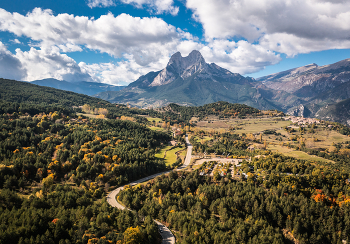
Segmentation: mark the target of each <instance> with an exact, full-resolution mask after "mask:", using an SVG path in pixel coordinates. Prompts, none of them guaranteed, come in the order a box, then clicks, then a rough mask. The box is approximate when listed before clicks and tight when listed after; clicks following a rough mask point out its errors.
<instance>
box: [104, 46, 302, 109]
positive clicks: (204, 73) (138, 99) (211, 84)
mask: <svg viewBox="0 0 350 244" xmlns="http://www.w3.org/2000/svg"><path fill="white" fill-rule="evenodd" d="M256 85H257V82H256V81H255V80H254V79H253V78H247V77H243V76H242V75H240V74H237V73H232V72H230V71H229V70H227V69H224V68H221V67H219V66H218V65H216V64H214V63H211V64H208V63H206V62H205V60H204V58H203V56H202V55H201V53H200V52H198V51H192V52H191V53H190V54H189V55H188V56H187V57H182V56H181V54H180V52H177V53H175V54H174V55H172V56H171V58H170V60H169V62H168V64H167V66H166V67H165V68H164V69H163V70H160V71H157V72H150V73H148V74H146V75H144V76H141V77H140V78H139V79H137V80H136V81H135V82H133V83H131V84H130V85H129V86H127V87H126V88H125V89H123V90H121V91H117V92H115V91H109V92H102V93H100V94H98V95H97V97H99V98H102V99H104V100H108V101H110V102H115V103H124V104H125V103H129V104H131V105H136V106H139V107H151V106H152V107H161V106H165V105H167V104H169V103H177V104H180V105H188V106H200V105H204V104H208V103H213V102H217V101H227V102H230V103H242V104H246V105H249V106H252V107H255V108H259V109H279V110H281V109H283V106H284V105H281V104H279V103H278V102H277V103H275V102H273V99H276V100H279V99H280V100H283V101H293V102H294V101H296V100H297V98H296V97H293V96H291V95H290V94H288V93H287V92H284V91H277V92H275V91H274V90H272V89H270V88H268V87H263V86H262V87H255V86H256ZM262 94H265V96H263V95H262Z"/></svg>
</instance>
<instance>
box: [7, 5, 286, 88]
mask: <svg viewBox="0 0 350 244" xmlns="http://www.w3.org/2000/svg"><path fill="white" fill-rule="evenodd" d="M139 1H140V4H141V3H142V2H141V1H143V0H139ZM0 30H2V31H9V32H11V33H14V34H15V35H17V36H26V37H29V38H30V39H31V42H32V43H34V44H31V46H32V48H31V49H30V50H29V51H21V50H20V49H17V50H16V55H15V56H13V57H15V58H17V59H18V60H19V62H20V64H21V65H22V66H23V67H25V68H26V70H27V73H26V75H25V78H24V79H25V80H28V81H31V80H36V79H43V78H49V77H52V78H56V79H64V80H67V81H81V80H87V81H89V80H94V81H98V82H103V83H109V84H127V83H130V82H132V81H135V80H136V79H137V78H138V77H139V76H141V75H144V74H146V73H148V72H150V71H158V70H161V69H163V68H164V67H165V66H166V64H167V62H168V61H169V58H170V56H171V55H172V54H173V53H175V52H177V51H180V52H181V53H182V55H183V56H186V55H188V54H189V53H190V52H191V51H192V50H194V49H197V50H199V51H200V52H201V53H202V54H203V56H204V58H205V59H206V61H207V62H215V63H217V64H218V65H220V66H222V67H225V68H227V69H229V70H230V71H232V72H239V73H242V74H247V73H250V72H255V71H258V70H261V69H263V68H264V67H265V66H267V65H271V64H275V63H277V62H279V60H280V57H279V56H278V55H276V54H274V53H273V52H271V51H269V50H268V49H269V46H268V45H264V46H261V45H257V44H256V45H253V44H250V43H248V42H246V41H239V42H234V41H228V40H224V39H208V42H207V43H202V42H200V41H199V40H198V39H197V38H195V37H193V36H192V35H191V34H190V33H188V32H185V31H182V30H181V29H176V28H175V27H174V26H172V25H169V24H167V23H166V22H164V21H163V20H162V19H159V18H137V17H132V16H130V15H127V14H121V15H119V16H116V17H115V16H113V15H112V14H107V15H103V16H101V17H100V18H98V19H96V20H95V19H89V18H87V17H84V16H73V15H68V14H59V15H57V16H54V15H53V14H52V11H51V10H42V9H34V10H33V11H32V12H30V13H28V14H27V15H25V16H24V15H20V14H18V13H9V12H7V11H6V10H3V9H0ZM83 49H84V50H88V49H90V50H96V51H99V52H105V53H107V54H109V55H111V56H114V57H118V58H122V60H123V61H119V62H116V63H112V62H111V63H101V64H86V63H84V62H81V63H79V64H77V63H76V62H75V61H74V60H73V59H72V58H70V57H69V56H68V55H69V52H81V51H83ZM62 52H64V53H68V55H67V54H62Z"/></svg>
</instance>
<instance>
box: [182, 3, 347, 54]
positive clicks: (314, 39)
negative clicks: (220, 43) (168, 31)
mask: <svg viewBox="0 0 350 244" xmlns="http://www.w3.org/2000/svg"><path fill="white" fill-rule="evenodd" d="M186 6H187V7H188V8H190V9H192V10H193V12H194V18H195V19H196V20H197V21H199V22H200V23H202V25H203V28H204V31H205V36H206V38H207V40H210V39H215V38H222V39H224V38H231V37H243V38H245V39H247V40H248V41H249V42H254V41H259V40H260V39H262V42H264V46H265V47H269V48H270V49H271V50H274V51H283V52H286V53H300V52H302V53H304V52H309V51H312V50H327V49H330V48H334V47H335V48H342V47H346V48H350V45H349V42H348V32H349V31H350V2H349V1H325V0H303V1H291V0H187V3H186ZM280 37H282V38H283V39H282V40H281V41H282V42H280V43H279V45H278V46H277V45H276V44H277V41H276V40H277V39H278V38H280ZM297 40H298V41H301V42H296V41H297ZM270 41H271V43H270ZM311 43H313V44H314V46H315V48H312V47H311V46H310V44H311ZM326 43H330V44H331V45H330V46H329V47H327V45H326ZM338 44H340V45H339V46H337V45H338ZM289 48H292V50H293V51H292V52H288V49H289Z"/></svg>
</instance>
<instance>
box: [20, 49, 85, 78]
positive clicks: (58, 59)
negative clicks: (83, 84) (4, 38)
mask: <svg viewBox="0 0 350 244" xmlns="http://www.w3.org/2000/svg"><path fill="white" fill-rule="evenodd" d="M15 57H16V58H17V59H18V60H19V61H20V63H21V64H22V65H23V66H24V67H25V68H26V70H27V74H26V76H25V78H24V80H26V81H32V80H39V79H45V78H55V79H58V80H66V81H92V79H91V77H90V75H89V74H87V73H84V72H82V71H81V69H80V67H79V65H78V64H77V63H76V62H75V61H74V59H72V58H70V57H68V56H67V55H66V54H61V53H60V52H59V48H57V47H52V48H50V49H40V50H38V49H35V48H33V47H32V48H30V50H29V51H26V52H23V51H21V50H20V49H16V55H15Z"/></svg>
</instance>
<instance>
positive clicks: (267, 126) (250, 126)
mask: <svg viewBox="0 0 350 244" xmlns="http://www.w3.org/2000/svg"><path fill="white" fill-rule="evenodd" d="M228 124H229V125H231V126H232V127H234V128H237V130H236V132H237V133H239V134H242V133H246V134H248V133H258V132H262V131H264V130H280V129H281V128H282V127H285V126H289V125H291V124H292V122H291V121H284V120H282V121H279V120H276V119H275V118H266V119H264V118H259V119H242V120H232V121H230V122H228Z"/></svg>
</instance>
